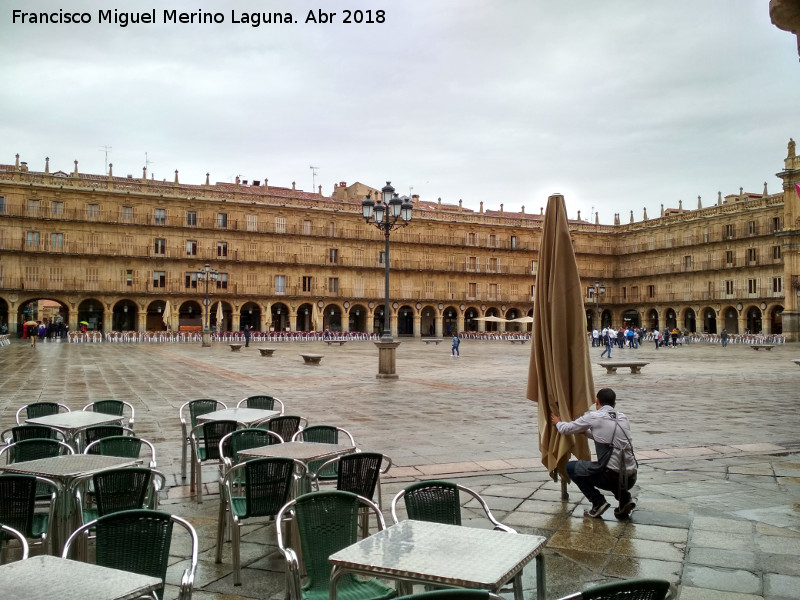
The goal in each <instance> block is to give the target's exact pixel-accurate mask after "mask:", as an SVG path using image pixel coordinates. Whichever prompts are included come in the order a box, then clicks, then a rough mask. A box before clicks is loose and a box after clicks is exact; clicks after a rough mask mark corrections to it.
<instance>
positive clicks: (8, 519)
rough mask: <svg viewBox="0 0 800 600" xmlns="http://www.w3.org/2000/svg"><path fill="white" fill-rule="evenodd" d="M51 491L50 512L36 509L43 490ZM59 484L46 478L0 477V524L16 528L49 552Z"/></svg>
mask: <svg viewBox="0 0 800 600" xmlns="http://www.w3.org/2000/svg"><path fill="white" fill-rule="evenodd" d="M45 487H46V488H47V489H49V490H50V494H49V496H48V499H49V501H50V503H49V506H48V510H47V512H40V511H37V510H36V502H37V498H38V499H39V500H41V499H43V495H42V494H40V490H41V489H42V488H45ZM58 489H59V486H58V484H57V483H56V482H55V481H53V480H51V479H47V478H46V477H37V476H34V475H18V474H14V473H9V474H7V475H5V474H3V475H0V523H2V524H4V525H7V526H9V527H12V528H14V529H16V530H17V531H18V532H20V533H21V534H22V535H23V536H25V537H26V538H27V539H32V540H38V545H41V546H42V549H43V552H44V553H45V554H46V553H48V552H49V550H48V545H49V542H50V526H51V525H52V524H53V518H54V510H55V505H56V492H57V490H58Z"/></svg>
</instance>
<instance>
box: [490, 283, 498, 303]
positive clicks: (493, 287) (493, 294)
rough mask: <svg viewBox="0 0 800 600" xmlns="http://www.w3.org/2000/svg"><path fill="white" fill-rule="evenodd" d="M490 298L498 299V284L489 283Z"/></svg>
mask: <svg viewBox="0 0 800 600" xmlns="http://www.w3.org/2000/svg"><path fill="white" fill-rule="evenodd" d="M489 300H497V284H496V283H490V284H489Z"/></svg>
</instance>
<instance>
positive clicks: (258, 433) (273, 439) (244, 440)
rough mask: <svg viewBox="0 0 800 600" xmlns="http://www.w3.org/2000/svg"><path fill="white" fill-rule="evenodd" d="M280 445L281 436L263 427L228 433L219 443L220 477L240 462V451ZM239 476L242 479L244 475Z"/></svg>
mask: <svg viewBox="0 0 800 600" xmlns="http://www.w3.org/2000/svg"><path fill="white" fill-rule="evenodd" d="M282 443H283V438H282V437H281V436H279V435H278V434H277V433H275V432H274V431H269V430H268V429H264V428H263V427H247V428H245V429H237V430H236V431H232V432H230V433H229V434H227V435H225V437H223V438H222V439H221V440H220V441H219V455H220V457H221V458H222V462H223V469H224V472H223V473H222V475H223V476H224V475H225V472H227V471H228V470H229V469H230V468H231V467H233V466H234V465H238V464H239V463H240V462H242V461H241V459H240V458H239V452H241V451H242V450H249V449H251V448H261V447H263V446H271V445H272V444H282ZM239 476H240V477H244V476H245V475H244V474H243V473H240V474H239Z"/></svg>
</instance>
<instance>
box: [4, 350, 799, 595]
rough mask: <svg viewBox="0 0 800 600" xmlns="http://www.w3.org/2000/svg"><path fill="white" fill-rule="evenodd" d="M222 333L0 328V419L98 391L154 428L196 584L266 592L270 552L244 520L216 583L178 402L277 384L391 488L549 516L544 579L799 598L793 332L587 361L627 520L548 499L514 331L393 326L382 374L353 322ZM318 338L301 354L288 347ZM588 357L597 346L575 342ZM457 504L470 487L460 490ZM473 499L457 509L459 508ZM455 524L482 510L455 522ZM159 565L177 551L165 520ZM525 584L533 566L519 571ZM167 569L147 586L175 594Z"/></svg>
mask: <svg viewBox="0 0 800 600" xmlns="http://www.w3.org/2000/svg"><path fill="white" fill-rule="evenodd" d="M265 345H267V344H252V345H251V347H250V348H242V350H241V351H240V352H236V353H234V352H231V350H230V348H229V346H228V345H227V344H216V345H215V346H214V347H212V348H202V347H200V345H199V344H178V343H171V344H124V343H101V344H65V343H60V344H54V343H47V344H39V345H38V347H37V348H35V349H33V348H31V347H30V346H28V345H27V344H24V343H22V342H21V341H18V340H14V342H13V343H12V344H11V345H10V346H5V347H2V348H0V428H2V429H6V428H7V427H10V426H11V425H12V424H13V421H14V413H15V411H16V409H17V408H18V407H19V406H22V405H23V404H26V403H28V402H32V401H36V400H55V401H58V402H63V403H65V404H67V405H68V406H70V407H71V408H72V409H73V410H76V409H77V410H79V409H80V408H81V407H83V406H84V405H85V404H87V403H89V402H92V401H95V400H99V399H102V398H119V399H123V400H127V401H129V402H131V403H132V404H133V405H134V406H135V407H136V431H137V433H138V434H139V435H141V436H142V437H145V438H147V439H149V440H150V441H152V442H153V443H154V444H155V445H156V448H157V451H158V463H159V468H160V469H161V470H162V471H164V472H165V473H166V474H167V476H168V479H169V487H168V490H167V491H166V493H165V494H164V499H163V501H162V507H163V508H165V509H166V510H169V511H171V512H174V513H175V514H179V515H181V516H184V517H186V518H188V519H189V520H190V521H191V522H192V523H193V524H194V525H195V526H196V528H197V530H198V533H199V535H200V544H201V548H200V566H199V569H198V573H197V578H196V588H195V589H196V592H195V598H198V599H200V600H206V599H212V598H213V599H215V600H223V599H225V600H234V599H238V598H270V599H274V600H281V599H282V598H283V597H284V590H285V583H284V576H283V561H282V558H281V556H280V555H279V554H276V547H275V540H274V530H273V528H272V527H271V526H270V525H269V524H265V525H255V526H247V527H246V528H245V535H244V537H243V543H242V564H243V567H244V568H243V571H242V576H243V582H244V583H243V585H242V586H240V587H234V586H233V579H232V574H231V568H232V567H231V556H230V544H226V545H225V552H224V553H223V562H222V564H219V565H217V564H214V551H215V540H214V536H215V530H216V520H217V509H218V498H219V495H218V489H217V485H216V482H215V479H216V478H215V468H214V467H208V468H206V469H205V475H204V481H205V482H206V483H205V484H204V485H205V493H206V494H207V496H206V498H205V502H204V503H203V504H202V505H198V504H196V503H195V502H194V501H192V500H191V499H190V498H188V487H187V486H186V485H184V484H185V483H186V482H185V481H182V480H181V478H180V448H181V446H180V444H181V441H180V437H181V436H180V425H179V420H178V408H179V407H180V405H181V404H182V403H183V402H186V401H187V400H191V399H194V398H201V397H211V398H216V399H218V400H222V401H223V402H226V403H228V404H229V405H230V404H235V403H236V401H238V400H239V399H241V398H243V397H245V396H247V395H251V394H254V393H258V392H267V393H271V394H273V395H276V396H278V397H280V398H282V399H283V400H284V401H285V402H286V405H287V413H289V414H301V415H303V416H306V417H307V418H308V419H309V421H310V423H311V424H322V423H326V424H335V425H339V426H342V427H345V428H346V429H348V430H350V431H351V432H352V433H353V435H354V436H355V438H356V440H357V441H358V443H359V445H360V446H361V447H363V448H364V449H368V450H375V451H379V452H383V453H384V454H387V455H389V456H391V457H392V459H393V460H394V464H395V466H394V467H393V468H392V470H391V472H390V473H389V476H388V477H387V479H386V480H385V484H384V513H385V514H386V515H387V518H388V520H389V521H391V515H390V511H389V499H391V497H392V496H393V495H394V493H396V492H397V491H398V490H399V489H401V488H402V487H403V486H404V485H406V484H407V483H409V482H411V481H414V480H418V479H425V478H447V479H453V480H457V481H459V482H461V483H463V484H465V485H467V486H469V487H471V488H473V489H475V490H476V491H478V492H480V493H481V494H482V495H483V496H484V497H485V498H486V499H487V500H488V502H489V505H490V506H491V507H492V510H493V512H494V513H495V516H497V517H498V518H499V519H500V520H501V521H502V522H504V523H506V524H508V525H510V526H512V527H515V528H517V529H518V530H519V531H520V532H524V533H535V534H540V535H545V536H547V538H548V540H549V542H548V546H547V549H546V569H547V590H548V594H547V596H548V598H559V597H561V596H563V595H566V594H568V593H570V592H573V591H577V590H579V589H581V588H583V587H586V586H588V585H590V584H594V583H599V582H605V581H609V580H613V579H616V578H630V577H639V576H653V577H660V578H666V579H669V580H670V581H672V582H673V583H675V584H676V585H677V586H678V588H679V590H680V597H681V598H682V599H684V600H696V599H709V600H754V599H758V598H765V599H771V600H778V599H789V598H791V599H797V598H800V561H798V555H800V433H799V432H798V425H799V424H800V418H799V417H798V404H800V401H799V399H800V368H798V366H797V365H796V364H794V363H793V362H792V359H797V358H800V348H798V346H796V345H784V346H777V347H775V348H774V349H773V350H772V351H754V350H752V349H751V348H749V347H747V346H741V345H731V346H728V347H727V348H725V349H723V348H721V347H719V346H715V345H706V344H694V345H688V346H684V347H678V348H675V349H664V348H662V349H658V350H657V349H655V347H654V346H653V345H652V344H648V345H645V346H643V347H642V348H640V349H638V350H629V349H625V350H618V351H616V352H615V354H614V358H615V359H623V358H630V357H633V356H635V357H636V358H637V359H640V360H646V361H649V364H648V365H647V366H646V367H645V368H644V370H643V371H642V373H641V374H640V375H632V374H630V373H627V369H620V370H619V372H618V374H615V375H608V374H606V372H605V369H603V368H602V367H599V366H596V365H595V366H594V369H593V374H594V378H595V387H596V388H598V389H599V388H600V387H606V386H610V387H613V388H614V389H615V390H616V392H617V395H618V404H617V407H618V408H619V409H620V410H622V411H623V412H625V413H626V414H627V415H628V416H629V418H630V419H631V422H632V425H633V433H634V443H635V446H636V449H637V456H638V458H639V460H640V469H639V480H638V484H637V486H636V488H634V495H635V496H636V498H637V502H638V507H637V510H636V511H635V512H634V513H633V517H632V519H631V520H630V521H629V522H618V521H616V520H615V519H614V517H613V515H612V514H611V511H610V510H609V511H608V512H607V514H606V515H604V518H603V519H588V518H584V517H583V511H584V509H585V508H586V506H587V505H586V503H585V501H584V500H583V498H582V496H581V494H580V493H579V492H578V491H577V489H576V488H574V487H571V488H570V498H569V500H568V501H561V499H560V490H559V487H558V484H556V483H554V482H553V481H552V480H551V479H550V478H549V477H548V476H547V474H546V473H545V472H544V470H543V468H542V466H541V463H540V462H539V451H538V445H537V425H536V410H535V405H533V404H532V403H531V402H528V401H527V400H525V397H524V389H525V383H526V379H527V369H528V360H529V354H530V346H529V345H524V346H523V345H519V344H513V345H512V344H510V343H509V342H504V341H470V340H465V341H464V342H463V343H462V344H461V356H460V357H459V358H452V357H451V356H450V345H449V343H447V342H446V341H445V342H444V343H443V344H441V345H438V346H437V345H433V344H431V345H425V344H423V343H422V342H421V341H415V340H403V343H402V344H401V345H400V347H399V349H398V356H397V370H398V373H399V375H400V379H399V380H397V381H385V380H378V379H376V378H375V373H376V372H377V367H378V357H377V349H376V348H375V346H374V345H373V344H372V343H371V342H349V343H347V344H346V345H344V346H341V347H339V346H331V347H328V346H325V345H323V344H322V343H319V342H318V343H296V342H295V343H282V344H269V345H270V346H274V347H276V348H277V350H276V352H275V355H274V356H272V357H262V356H261V355H260V353H259V352H258V349H257V347H258V346H265ZM309 351H313V352H316V353H320V354H323V355H324V358H323V359H322V364H321V365H319V366H309V365H305V364H304V363H303V360H302V359H301V357H300V353H301V352H309ZM591 353H592V359H593V361H595V362H596V361H597V360H599V354H600V349H591ZM468 508H469V507H468ZM473 516H475V515H473ZM470 525H472V526H481V525H482V523H480V522H478V521H475V522H471V523H470ZM176 542H177V543H176V545H175V547H174V548H173V555H174V561H175V562H174V564H173V565H172V566H171V567H170V570H169V574H168V583H170V584H175V583H176V582H177V581H178V578H179V574H180V572H181V571H182V569H183V568H184V567H185V564H186V563H185V560H184V557H185V556H186V550H187V548H186V546H185V545H184V544H183V543H182V542H181V541H180V540H178V539H176ZM524 584H525V595H526V597H529V598H532V597H534V596H535V585H536V579H535V569H533V567H532V566H531V567H529V568H527V569H526V570H525V574H524ZM176 593H177V588H176V587H174V585H170V586H169V589H168V591H167V594H166V596H165V597H167V598H169V597H174V596H175V595H176Z"/></svg>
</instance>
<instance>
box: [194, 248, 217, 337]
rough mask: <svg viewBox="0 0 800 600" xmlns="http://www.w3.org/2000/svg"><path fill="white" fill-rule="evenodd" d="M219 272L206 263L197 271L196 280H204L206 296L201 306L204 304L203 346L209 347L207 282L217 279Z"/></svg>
mask: <svg viewBox="0 0 800 600" xmlns="http://www.w3.org/2000/svg"><path fill="white" fill-rule="evenodd" d="M218 278H219V272H218V271H215V270H214V269H212V268H211V265H209V264H208V263H206V264H205V266H204V267H203V268H202V269H200V270H199V271H197V281H205V282H206V297H205V298H204V299H203V306H205V318H204V319H203V343H202V346H203V348H209V347H211V314H210V313H211V311H210V310H209V309H210V308H211V300H210V299H209V297H208V284H209V282H211V281H217V279H218Z"/></svg>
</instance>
